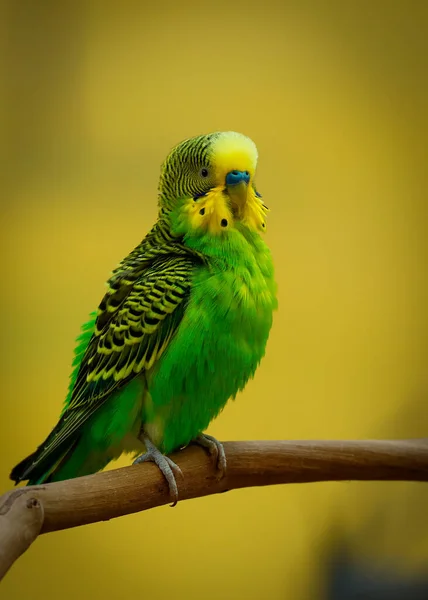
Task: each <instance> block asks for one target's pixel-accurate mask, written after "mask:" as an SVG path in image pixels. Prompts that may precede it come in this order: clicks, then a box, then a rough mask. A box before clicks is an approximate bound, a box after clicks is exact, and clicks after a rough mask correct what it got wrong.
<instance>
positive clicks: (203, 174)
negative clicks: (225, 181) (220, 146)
mask: <svg viewBox="0 0 428 600" xmlns="http://www.w3.org/2000/svg"><path fill="white" fill-rule="evenodd" d="M199 174H200V176H201V177H204V178H207V177H208V175H209V174H210V172H209V171H208V169H207V168H206V167H204V168H203V169H201V170H200V171H199Z"/></svg>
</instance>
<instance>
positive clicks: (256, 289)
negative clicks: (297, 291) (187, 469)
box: [150, 234, 276, 448]
mask: <svg viewBox="0 0 428 600" xmlns="http://www.w3.org/2000/svg"><path fill="white" fill-rule="evenodd" d="M204 250H205V254H208V252H207V248H205V249H204ZM208 256H209V255H208ZM275 308H276V286H275V282H274V278H273V267H272V260H271V256H270V253H269V250H268V248H267V247H266V245H265V244H264V243H263V242H262V240H261V239H260V238H259V236H258V235H257V238H254V237H251V238H250V239H249V240H248V239H246V238H245V237H244V236H242V235H238V234H236V236H235V237H232V238H231V239H230V240H226V242H225V243H224V244H223V245H222V246H220V245H218V246H217V247H215V248H214V249H213V252H212V255H211V256H209V262H208V265H204V266H201V267H199V268H198V269H197V270H196V271H195V273H194V275H193V285H192V291H191V295H190V299H189V302H188V305H187V307H186V311H185V315H184V317H183V320H182V322H181V324H180V327H179V329H178V331H177V333H176V335H175V336H174V338H173V340H171V343H170V345H169V347H168V349H167V350H166V352H165V354H164V355H163V356H162V359H161V360H160V361H159V363H158V367H157V368H156V369H155V371H154V372H153V375H152V377H151V382H150V395H151V406H152V411H153V415H154V414H155V413H156V415H157V418H159V419H160V420H161V421H162V431H163V437H164V447H165V448H169V447H170V446H171V447H176V445H177V444H184V443H187V442H188V441H189V440H190V439H191V438H192V437H194V435H196V433H198V432H199V431H201V430H203V429H204V428H206V427H207V425H208V423H209V421H210V420H211V419H212V418H213V417H215V416H216V415H217V414H218V412H219V411H220V410H221V409H222V408H223V406H224V404H225V403H226V401H227V400H228V398H230V397H234V396H235V395H236V393H237V392H238V391H239V390H242V389H243V388H244V386H245V384H246V383H247V381H248V379H249V378H250V377H252V376H253V375H254V372H255V370H256V368H257V365H258V363H259V362H260V360H261V358H262V357H263V355H264V353H265V347H266V342H267V339H268V336H269V331H270V328H271V325H272V313H273V310H274V309H275ZM187 438H188V439H187Z"/></svg>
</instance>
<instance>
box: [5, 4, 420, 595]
mask: <svg viewBox="0 0 428 600" xmlns="http://www.w3.org/2000/svg"><path fill="white" fill-rule="evenodd" d="M427 7H428V5H427V4H426V3H424V2H421V1H418V0H414V1H409V2H404V1H396V0H390V1H386V0H385V1H384V0H379V1H377V2H371V1H370V2H369V1H367V0H363V1H361V2H353V1H350V2H340V1H324V2H318V1H317V0H312V1H311V0H307V1H303V2H297V1H294V2H270V1H268V0H265V1H264V2H253V3H252V2H246V3H239V2H235V3H229V2H226V1H225V0H223V1H218V2H215V3H214V2H211V3H196V2H192V3H191V2H173V1H162V0H161V1H159V2H156V3H150V4H149V3H145V2H131V1H128V2H126V1H125V2H123V3H120V2H110V1H108V0H105V1H104V2H99V1H91V2H86V3H81V2H74V3H61V2H58V3H55V2H50V1H45V2H40V3H39V2H33V3H32V2H28V1H27V2H25V1H24V2H13V1H12V0H10V1H5V2H4V3H3V6H2V9H1V13H2V17H1V19H0V22H1V25H0V27H1V32H0V33H1V36H0V37H1V40H2V42H1V43H2V55H3V60H2V65H1V68H2V77H1V82H2V88H3V94H2V96H3V99H4V101H5V103H4V105H3V106H4V110H2V112H3V117H4V126H5V128H4V131H5V136H4V137H3V139H4V141H5V144H4V147H3V148H2V157H3V159H2V163H3V165H4V166H5V173H4V177H3V186H2V187H3V189H4V191H5V193H4V195H3V194H2V199H1V210H2V219H1V246H2V264H3V267H2V281H3V285H2V287H3V290H2V294H1V310H2V315H3V318H2V337H1V344H2V357H1V358H2V360H1V398H2V400H1V402H2V412H1V414H2V417H1V421H0V491H1V492H3V491H6V490H7V489H9V488H10V487H11V482H10V481H9V480H8V475H9V471H10V469H11V467H12V466H13V465H14V464H15V463H16V462H17V461H19V460H21V459H22V458H23V457H24V456H25V455H27V454H28V453H30V452H32V451H33V450H34V449H35V447H36V445H37V444H39V443H40V441H41V440H42V439H43V438H44V437H45V436H46V434H47V433H48V432H49V431H50V429H51V427H52V426H53V425H54V424H55V422H56V420H57V417H58V415H59V411H60V409H61V406H62V402H63V398H64V395H65V391H66V387H67V383H68V375H69V371H70V361H71V356H72V350H73V344H74V338H75V337H76V335H77V333H78V331H79V327H80V324H81V323H82V322H83V321H85V319H86V317H87V315H88V313H89V312H90V311H91V310H93V309H94V308H95V307H96V306H97V304H98V302H99V301H100V299H101V296H102V294H103V291H104V281H105V280H106V278H107V277H108V275H109V273H110V271H111V270H112V269H113V268H114V267H115V265H116V264H117V263H118V261H119V260H120V259H121V258H122V257H123V256H124V255H125V254H127V253H128V252H129V251H130V250H131V249H132V248H133V247H134V246H135V245H136V244H137V243H138V242H139V241H140V239H141V238H142V237H143V236H144V234H145V233H146V232H147V230H148V229H149V228H150V227H151V225H152V223H153V222H154V220H155V219H156V192H157V179H158V173H159V166H160V163H161V162H162V160H163V159H164V157H165V156H166V154H167V153H168V151H169V149H170V147H171V146H172V145H174V144H175V143H177V142H178V141H180V140H182V139H183V138H186V137H190V136H193V135H197V134H199V133H207V132H209V131H215V130H229V129H233V130H236V131H240V132H242V133H245V134H246V135H248V136H250V137H251V138H252V139H254V141H255V142H256V144H257V146H258V149H259V154H260V162H259V169H258V177H257V182H258V188H259V190H260V191H261V192H262V193H263V196H264V199H265V200H266V203H267V204H268V206H269V207H270V208H271V214H270V219H269V223H268V232H267V237H266V239H267V241H268V243H269V245H270V247H271V248H272V251H273V255H274V259H275V264H276V272H277V279H278V283H279V300H280V308H279V312H278V313H277V314H276V317H275V323H274V328H273V331H272V334H271V337H270V341H269V346H268V351H267V355H266V357H265V360H264V362H263V364H262V366H261V368H260V369H259V371H258V373H257V375H256V378H255V380H254V381H253V382H251V383H250V384H249V385H248V387H247V389H246V390H245V392H244V393H242V394H240V396H239V397H238V399H237V400H236V402H233V403H232V402H231V403H230V404H229V405H228V406H227V408H226V409H225V411H224V412H223V413H222V414H221V415H220V417H219V418H218V419H217V420H216V421H215V422H213V423H212V425H211V427H210V429H209V433H211V434H213V435H215V436H217V437H218V438H219V439H220V440H239V439H242V440H244V439H287V438H289V439H293V438H297V439H304V438H325V439H328V438H394V437H397V438H405V437H424V436H426V435H427V425H428V403H427V389H428V380H427V370H426V350H427V339H428V317H427V309H426V307H427V300H428V298H427V296H428V294H427V291H428V284H427V279H426V260H427V258H428V256H427V242H426V225H427V217H428V207H427V200H426V183H427V180H426V179H427V178H426V155H424V150H425V149H426V148H425V145H426V138H427V133H428V127H427V121H426V117H427V106H428V86H427V72H428V71H427V68H428V65H427V62H428V61H427V56H428V42H427V40H428V20H427V16H428V15H427V13H428V10H427ZM117 464H118V463H116V464H115V465H113V466H114V467H116V466H117ZM119 464H120V465H125V464H129V459H128V458H123V459H121V460H120V462H119ZM427 507H428V490H427V486H426V485H424V484H411V483H410V484H406V483H340V484H339V483H327V484H325V483H323V484H311V485H293V486H292V485H290V486H281V487H271V488H265V489H249V490H241V491H235V492H231V493H228V494H223V495H221V496H218V497H208V498H203V499H200V500H194V501H189V502H183V503H179V504H178V506H177V507H176V508H175V509H174V510H171V509H170V508H168V507H163V508H159V509H155V510H152V511H148V512H146V513H142V514H137V515H133V516H127V517H123V518H120V519H116V520H114V521H112V522H108V523H100V524H96V525H91V526H86V527H82V528H77V529H74V530H70V531H64V532H58V533H53V534H49V535H46V536H42V537H41V538H40V539H39V540H37V542H36V543H35V544H34V546H32V547H31V549H30V550H29V551H28V552H27V553H26V554H25V555H24V556H23V557H22V558H21V559H20V560H19V561H18V562H17V563H16V564H15V565H14V567H13V568H12V570H11V572H10V573H9V574H8V575H7V577H6V578H5V580H4V582H3V583H2V585H1V587H0V597H1V598H4V599H5V600H20V599H21V598H27V597H30V596H31V598H33V599H38V598H44V599H45V600H50V599H57V598H61V599H62V600H69V599H70V600H71V599H74V598H76V597H78V598H79V600H87V599H92V598H106V599H109V600H116V599H119V598H126V597H129V598H150V599H151V600H157V599H159V600H163V599H164V598H176V599H179V600H181V599H189V600H193V599H198V600H200V599H201V598H204V599H205V600H211V599H216V600H218V599H219V598H239V599H240V598H245V599H249V600H252V599H259V598H263V599H265V598H269V599H272V600H277V599H278V600H279V599H285V598H287V599H290V600H307V599H324V598H328V599H331V598H333V597H334V598H345V597H346V598H348V597H349V598H351V596H345V595H342V596H341V595H336V596H334V593H336V592H334V591H332V583H331V581H330V580H331V576H330V574H329V573H330V571H331V568H332V564H333V563H334V561H335V560H338V558H337V557H338V556H339V554H340V553H341V552H342V550H341V548H344V547H346V548H348V550H347V551H348V552H349V553H350V555H352V557H353V559H352V560H355V561H357V562H358V563H361V564H363V563H364V564H370V565H371V566H372V567H376V566H379V568H380V569H386V572H391V573H394V576H400V574H401V573H402V575H403V577H406V578H410V579H411V578H412V577H413V578H420V577H425V576H428V508H427ZM335 557H336V558H335ZM352 597H353V596H352ZM362 597H364V598H368V597H369V596H362ZM402 597H403V598H411V597H412V596H411V595H409V594H407V595H406V594H404V595H403V596H402ZM370 598H372V596H370ZM373 598H375V596H373ZM376 598H377V596H376Z"/></svg>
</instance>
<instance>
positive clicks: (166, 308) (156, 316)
mask: <svg viewBox="0 0 428 600" xmlns="http://www.w3.org/2000/svg"><path fill="white" fill-rule="evenodd" d="M194 266H195V262H194V259H193V257H188V256H187V257H184V256H172V257H168V258H161V259H158V260H156V261H155V262H154V263H153V264H152V265H151V266H150V267H149V268H148V269H146V270H145V271H144V273H143V274H142V275H140V276H139V277H138V278H137V279H136V281H135V282H134V283H132V284H131V283H130V281H129V277H126V278H125V279H124V281H123V283H122V285H120V284H119V285H118V284H117V283H115V284H113V285H114V288H113V289H115V288H116V293H115V294H111V292H110V293H108V294H107V295H106V296H105V299H104V300H103V302H102V303H101V305H100V314H99V316H98V319H97V323H96V333H95V335H94V336H93V338H92V340H91V342H90V343H89V345H88V349H87V351H86V354H85V357H84V359H83V361H82V364H81V367H80V371H79V375H78V377H77V380H76V383H75V386H74V389H73V394H72V397H71V401H70V404H69V407H68V409H69V410H72V409H75V408H77V407H78V406H82V404H87V403H92V402H94V401H96V400H97V399H98V398H101V397H104V396H106V395H107V394H110V393H111V392H112V391H113V390H115V389H116V388H118V387H120V386H121V385H122V384H123V382H125V381H128V380H129V379H130V378H132V377H134V376H135V375H136V374H138V373H141V372H142V371H143V370H148V369H150V368H151V367H152V366H153V364H154V363H155V361H156V360H157V359H158V358H159V357H160V356H161V355H162V353H163V352H164V351H165V349H166V347H167V346H168V343H169V342H170V340H171V337H172V336H173V335H174V333H175V331H176V329H177V327H178V325H179V323H180V321H181V319H182V317H183V313H184V310H185V307H186V304H187V299H188V296H189V292H190V284H191V273H192V269H193V268H194ZM122 287H125V288H130V289H129V290H128V293H127V295H126V296H125V297H124V298H123V299H122V296H123V295H124V294H123V293H122Z"/></svg>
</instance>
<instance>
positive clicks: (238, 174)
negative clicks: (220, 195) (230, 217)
mask: <svg viewBox="0 0 428 600" xmlns="http://www.w3.org/2000/svg"><path fill="white" fill-rule="evenodd" d="M249 182H250V174H249V173H248V171H230V173H228V174H227V175H226V190H227V193H228V196H229V198H230V202H231V204H232V208H233V210H234V212H236V213H238V215H239V213H240V212H241V209H242V208H243V207H244V206H245V203H246V201H247V194H248V184H249Z"/></svg>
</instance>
